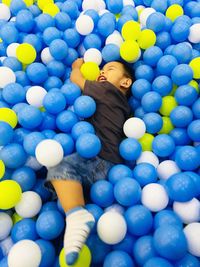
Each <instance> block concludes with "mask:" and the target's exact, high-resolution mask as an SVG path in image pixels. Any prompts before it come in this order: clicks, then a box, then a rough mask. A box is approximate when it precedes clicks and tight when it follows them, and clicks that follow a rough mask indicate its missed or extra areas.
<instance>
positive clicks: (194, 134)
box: [187, 120, 200, 142]
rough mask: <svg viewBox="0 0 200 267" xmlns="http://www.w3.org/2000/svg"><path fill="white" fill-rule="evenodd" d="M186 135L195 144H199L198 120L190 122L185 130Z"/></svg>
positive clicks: (199, 123)
mask: <svg viewBox="0 0 200 267" xmlns="http://www.w3.org/2000/svg"><path fill="white" fill-rule="evenodd" d="M187 133H188V135H189V137H190V138H191V139H192V140H193V141H195V142H199V141H200V138H199V135H200V120H194V121H192V122H191V123H190V124H189V126H188V129H187Z"/></svg>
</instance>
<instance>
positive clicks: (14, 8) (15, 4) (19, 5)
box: [10, 0, 26, 16]
mask: <svg viewBox="0 0 200 267" xmlns="http://www.w3.org/2000/svg"><path fill="white" fill-rule="evenodd" d="M22 9H26V4H25V3H24V2H23V1H21V0H13V1H12V2H11V3H10V11H11V12H12V14H13V15H15V16H16V15H17V13H18V12H19V11H20V10H22Z"/></svg>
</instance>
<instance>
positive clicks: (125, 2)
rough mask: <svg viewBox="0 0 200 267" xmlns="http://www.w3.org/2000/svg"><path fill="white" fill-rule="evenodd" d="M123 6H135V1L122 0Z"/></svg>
mask: <svg viewBox="0 0 200 267" xmlns="http://www.w3.org/2000/svg"><path fill="white" fill-rule="evenodd" d="M123 5H124V6H135V3H134V1H133V0H123Z"/></svg>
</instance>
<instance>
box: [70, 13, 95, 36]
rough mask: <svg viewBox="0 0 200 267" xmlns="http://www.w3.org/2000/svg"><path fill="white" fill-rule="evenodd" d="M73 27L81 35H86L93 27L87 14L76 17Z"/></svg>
mask: <svg viewBox="0 0 200 267" xmlns="http://www.w3.org/2000/svg"><path fill="white" fill-rule="evenodd" d="M75 27H76V30H77V32H78V33H80V34H81V35H88V34H90V33H91V32H92V31H93V29H94V22H93V20H92V18H91V17H90V16H88V15H81V16H79V17H78V18H77V20H76V23H75Z"/></svg>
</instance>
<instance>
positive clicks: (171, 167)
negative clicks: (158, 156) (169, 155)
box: [157, 160, 180, 180]
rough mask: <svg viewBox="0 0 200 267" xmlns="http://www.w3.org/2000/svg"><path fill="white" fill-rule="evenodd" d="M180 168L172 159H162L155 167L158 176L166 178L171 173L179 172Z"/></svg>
mask: <svg viewBox="0 0 200 267" xmlns="http://www.w3.org/2000/svg"><path fill="white" fill-rule="evenodd" d="M179 172H180V169H179V167H178V166H177V164H176V162H175V161H173V160H164V161H162V162H161V163H160V164H159V165H158V167H157V173H158V177H159V178H160V179H164V180H167V179H169V178H170V177H171V176H172V175H174V174H176V173H179Z"/></svg>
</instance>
